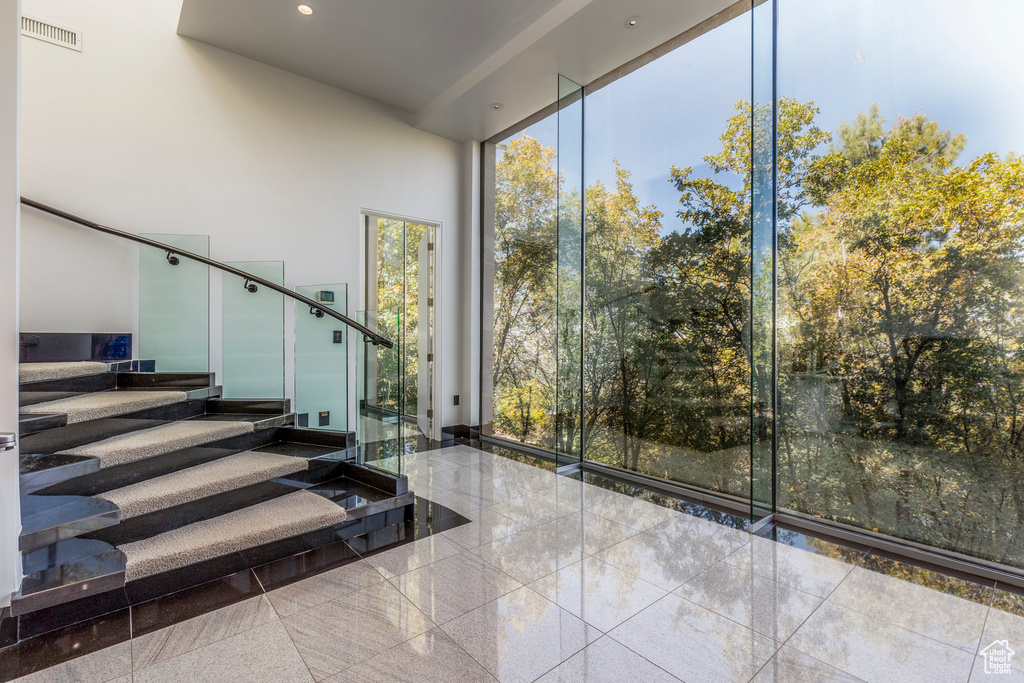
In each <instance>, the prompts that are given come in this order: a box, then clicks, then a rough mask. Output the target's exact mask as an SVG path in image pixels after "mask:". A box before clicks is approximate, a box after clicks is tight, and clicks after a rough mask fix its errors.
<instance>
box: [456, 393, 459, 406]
mask: <svg viewBox="0 0 1024 683" xmlns="http://www.w3.org/2000/svg"><path fill="white" fill-rule="evenodd" d="M455 405H459V395H458V394H455Z"/></svg>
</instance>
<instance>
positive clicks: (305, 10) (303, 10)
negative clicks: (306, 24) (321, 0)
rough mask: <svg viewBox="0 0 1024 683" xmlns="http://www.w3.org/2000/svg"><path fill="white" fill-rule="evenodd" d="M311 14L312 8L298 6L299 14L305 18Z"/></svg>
mask: <svg viewBox="0 0 1024 683" xmlns="http://www.w3.org/2000/svg"><path fill="white" fill-rule="evenodd" d="M312 13H313V8H312V7H310V6H309V5H299V14H305V15H306V16H307V17H308V16H309V15H310V14H312Z"/></svg>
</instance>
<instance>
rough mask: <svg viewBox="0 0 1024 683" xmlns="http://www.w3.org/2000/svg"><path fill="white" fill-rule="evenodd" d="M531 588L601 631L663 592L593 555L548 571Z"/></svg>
mask: <svg viewBox="0 0 1024 683" xmlns="http://www.w3.org/2000/svg"><path fill="white" fill-rule="evenodd" d="M530 588H532V589H534V590H535V591H537V592H538V593H540V594H541V595H542V596H544V597H545V598H547V599H548V600H551V601H552V602H554V603H556V604H557V605H558V606H559V607H561V608H562V609H564V610H566V611H568V612H570V613H571V614H573V615H575V616H577V617H579V618H580V619H582V620H583V621H585V622H587V623H588V624H590V625H591V626H595V627H597V628H599V629H600V630H602V631H609V630H611V629H613V628H615V627H616V626H618V625H619V624H621V623H622V622H624V621H625V620H626V619H629V618H630V617H631V616H633V615H634V614H636V613H637V612H639V611H640V610H642V609H644V608H645V607H648V606H649V605H652V604H653V603H655V602H656V601H658V600H660V599H661V598H662V597H663V596H664V595H665V591H664V590H662V589H661V588H658V587H657V586H655V585H653V584H650V583H647V582H646V581H644V580H643V579H641V578H639V577H636V576H633V575H632V574H629V573H627V572H624V571H623V570H621V569H618V568H617V567H613V566H612V565H610V564H608V563H606V562H602V561H601V560H598V559H596V558H593V557H588V558H586V559H584V560H583V561H582V562H576V563H575V564H571V565H569V566H568V567H564V568H562V569H560V570H558V571H557V572H555V573H554V574H548V575H547V576H545V577H543V578H541V579H539V580H538V581H535V582H534V583H531V584H530Z"/></svg>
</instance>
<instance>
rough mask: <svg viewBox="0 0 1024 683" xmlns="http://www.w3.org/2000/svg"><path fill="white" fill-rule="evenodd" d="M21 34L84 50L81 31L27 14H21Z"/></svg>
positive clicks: (71, 48) (72, 48) (70, 48)
mask: <svg viewBox="0 0 1024 683" xmlns="http://www.w3.org/2000/svg"><path fill="white" fill-rule="evenodd" d="M21 35H23V36H28V37H29V38H35V39H37V40H43V41H46V42H47V43H53V44H54V45H60V46H61V47H66V48H68V49H69V50H77V51H79V52H81V51H82V32H81V31H79V30H78V29H74V28H69V27H67V26H61V25H60V24H55V23H53V22H52V21H47V20H45V19H38V18H36V17H31V16H28V15H27V14H23V15H22V16H21Z"/></svg>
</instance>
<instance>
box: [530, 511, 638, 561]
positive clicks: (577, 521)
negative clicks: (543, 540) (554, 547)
mask: <svg viewBox="0 0 1024 683" xmlns="http://www.w3.org/2000/svg"><path fill="white" fill-rule="evenodd" d="M550 524H553V525H555V526H556V528H557V529H558V537H559V538H560V539H561V541H562V543H566V544H569V545H571V546H573V547H576V548H582V549H583V552H584V553H585V554H587V555H593V554H594V553H596V552H600V551H602V550H604V549H605V548H610V547H611V546H613V545H615V544H616V543H621V542H622V541H624V540H626V539H627V538H629V537H631V536H636V535H637V534H638V533H640V532H639V531H637V530H636V529H633V528H631V527H628V526H624V525H622V524H619V523H617V522H613V521H611V520H610V519H607V518H605V517H601V516H600V515H595V514H594V513H592V512H584V511H582V510H581V511H580V512H577V513H573V514H569V515H565V516H563V517H559V518H558V519H556V520H554V521H553V522H550Z"/></svg>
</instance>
